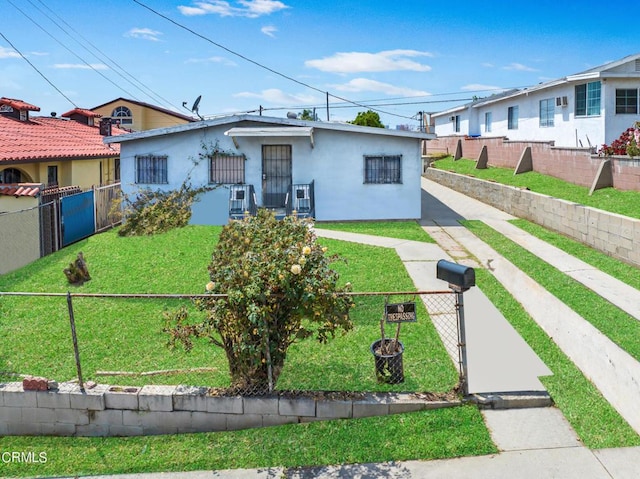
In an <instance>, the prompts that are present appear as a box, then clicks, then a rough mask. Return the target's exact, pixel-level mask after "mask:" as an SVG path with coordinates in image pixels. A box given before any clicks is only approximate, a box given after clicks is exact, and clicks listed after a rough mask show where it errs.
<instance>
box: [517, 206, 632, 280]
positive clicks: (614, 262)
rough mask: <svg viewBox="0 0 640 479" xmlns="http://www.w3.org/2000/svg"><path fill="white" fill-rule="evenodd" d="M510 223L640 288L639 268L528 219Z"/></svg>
mask: <svg viewBox="0 0 640 479" xmlns="http://www.w3.org/2000/svg"><path fill="white" fill-rule="evenodd" d="M510 223H512V224H514V225H515V226H517V227H518V228H520V229H522V230H524V231H526V232H527V233H529V234H532V235H534V236H536V237H537V238H539V239H541V240H543V241H546V242H547V243H549V244H552V245H554V246H555V247H557V248H560V249H561V250H563V251H564V252H565V253H569V254H570V255H572V256H575V257H576V258H580V259H581V260H582V261H584V262H585V263H588V264H590V265H591V266H593V267H594V268H598V269H599V270H600V271H602V272H604V273H607V274H609V275H611V276H613V277H614V278H616V279H618V280H620V281H622V282H623V283H626V284H628V285H629V286H632V287H633V288H636V289H640V268H635V267H633V266H630V265H629V264H627V263H625V262H623V261H620V260H618V259H615V258H613V257H611V256H609V255H606V254H604V253H602V252H600V251H598V250H596V249H594V248H591V247H590V246H587V245H586V244H584V243H581V242H579V241H575V240H572V239H570V238H568V237H566V236H564V235H561V234H559V233H554V232H553V231H549V230H548V229H546V228H543V227H542V226H540V225H537V224H535V223H531V222H530V221H527V220H523V219H517V220H511V221H510Z"/></svg>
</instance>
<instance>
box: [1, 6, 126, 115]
mask: <svg viewBox="0 0 640 479" xmlns="http://www.w3.org/2000/svg"><path fill="white" fill-rule="evenodd" d="M7 2H8V3H9V4H10V5H11V6H13V7H14V8H15V9H16V10H18V11H19V12H20V13H22V15H24V16H25V17H26V18H27V19H28V20H29V21H31V22H32V23H33V24H34V25H35V26H37V27H38V28H39V29H40V30H42V31H43V32H44V33H46V34H47V35H48V36H49V37H51V39H53V40H54V41H55V42H56V43H58V44H59V45H60V46H62V48H64V49H65V50H67V51H68V52H69V53H71V54H72V55H73V56H75V57H76V58H77V59H78V60H80V61H81V62H82V63H84V64H85V65H86V66H87V67H89V68H90V69H91V70H93V71H94V72H96V73H97V74H98V75H100V76H101V77H102V78H104V79H105V80H107V81H108V82H109V83H111V84H112V85H114V86H115V87H116V88H119V89H121V90H122V91H124V92H125V93H126V94H127V95H130V96H132V97H134V98H135V95H133V94H132V93H130V92H128V91H127V90H125V89H124V88H122V87H121V86H120V85H118V84H117V83H115V82H114V81H112V80H111V79H110V78H108V77H107V76H106V75H103V74H102V73H101V72H100V71H98V70H97V69H96V68H95V67H94V66H93V65H91V64H90V63H88V62H87V61H85V60H84V59H83V58H82V57H80V55H78V54H77V53H75V52H74V51H73V50H71V49H70V48H69V47H67V46H66V45H65V44H63V43H62V42H61V41H60V40H58V39H57V38H56V37H54V36H53V35H52V34H51V33H49V32H48V31H47V30H46V29H45V28H44V27H42V26H41V25H40V24H39V23H38V22H36V21H35V20H34V19H33V18H31V17H30V16H29V15H27V14H26V13H25V12H24V11H23V10H21V9H20V8H19V7H18V6H16V5H15V4H14V3H13V2H12V1H11V0H7ZM74 106H75V104H74Z"/></svg>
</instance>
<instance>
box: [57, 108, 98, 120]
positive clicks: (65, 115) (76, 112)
mask: <svg viewBox="0 0 640 479" xmlns="http://www.w3.org/2000/svg"><path fill="white" fill-rule="evenodd" d="M73 115H82V116H86V117H87V118H100V117H101V116H102V115H101V114H100V113H96V112H94V111H91V110H87V109H85V108H74V109H73V110H70V111H68V112H66V113H63V114H62V115H60V116H62V117H63V118H70V117H71V116H73Z"/></svg>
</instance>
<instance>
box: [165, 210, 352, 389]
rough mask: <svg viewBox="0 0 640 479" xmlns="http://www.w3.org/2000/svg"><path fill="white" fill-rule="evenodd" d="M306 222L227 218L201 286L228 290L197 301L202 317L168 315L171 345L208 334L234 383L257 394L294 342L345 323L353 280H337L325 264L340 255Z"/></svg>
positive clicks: (271, 381)
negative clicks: (323, 243)
mask: <svg viewBox="0 0 640 479" xmlns="http://www.w3.org/2000/svg"><path fill="white" fill-rule="evenodd" d="M310 226H311V223H310V222H309V221H308V220H299V219H297V218H295V217H286V218H285V219H283V220H281V221H278V220H276V218H275V216H274V215H273V214H272V213H270V212H269V211H267V210H259V211H258V214H257V216H255V217H246V218H244V219H243V220H239V221H232V222H231V223H229V224H228V225H227V226H225V227H224V228H223V230H222V233H221V234H220V239H219V242H218V245H217V246H216V248H215V250H214V252H213V256H212V259H211V264H210V265H209V276H210V279H211V281H210V282H209V283H208V284H207V285H206V287H205V290H206V291H207V293H211V294H212V295H214V294H227V297H226V298H216V297H213V296H212V297H211V298H205V299H203V300H199V301H197V304H198V306H199V308H200V309H202V310H203V311H205V312H206V317H205V319H204V321H203V322H201V323H199V324H189V323H188V318H187V315H186V314H185V313H184V311H182V312H180V313H179V314H174V315H172V316H171V317H170V324H169V325H168V327H167V328H166V331H168V332H169V333H170V334H171V338H170V341H169V342H170V345H175V344H176V342H180V343H182V344H184V346H185V347H186V348H187V350H188V349H190V348H191V347H192V346H193V343H192V337H206V338H208V339H209V340H210V341H211V342H212V343H213V344H215V345H216V346H219V347H221V348H223V349H224V351H225V353H226V356H227V359H228V361H229V371H230V374H231V387H232V390H235V391H237V392H244V393H247V392H253V393H258V394H261V393H264V392H265V391H270V390H272V389H273V386H274V385H275V383H276V381H277V379H278V376H279V374H280V372H281V371H282V367H283V366H284V362H285V358H286V355H287V349H288V348H289V346H290V345H291V344H292V343H294V342H295V341H297V340H300V339H304V338H308V337H311V336H315V337H316V339H317V340H318V341H320V342H321V343H324V342H326V341H327V340H328V339H329V338H330V337H333V336H335V334H336V332H338V331H343V332H346V331H349V330H350V329H351V328H352V323H351V320H350V318H349V309H350V308H351V307H352V306H353V301H352V299H351V297H350V296H347V295H344V294H342V293H344V292H347V291H348V290H350V284H349V283H347V284H346V285H345V286H343V287H340V286H338V274H337V273H336V272H335V271H334V270H332V269H331V268H330V263H331V262H332V261H333V260H335V259H337V257H334V256H327V255H326V248H323V247H321V246H320V245H319V244H317V243H316V237H315V234H314V233H313V230H312V229H311V228H310Z"/></svg>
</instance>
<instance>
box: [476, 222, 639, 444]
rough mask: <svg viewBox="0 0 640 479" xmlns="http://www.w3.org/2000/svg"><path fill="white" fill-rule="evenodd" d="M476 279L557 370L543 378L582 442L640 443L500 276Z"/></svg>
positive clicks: (486, 274)
mask: <svg viewBox="0 0 640 479" xmlns="http://www.w3.org/2000/svg"><path fill="white" fill-rule="evenodd" d="M476 231H477V230H474V233H475V232H476ZM476 279H477V284H478V286H479V287H480V288H481V289H482V291H483V292H484V293H485V294H486V295H487V297H488V298H489V299H490V300H491V302H492V303H493V304H494V305H496V307H497V308H498V309H499V310H500V311H501V312H502V314H503V315H504V316H505V318H507V319H508V320H509V322H510V323H511V324H512V325H513V327H514V328H515V329H516V331H517V332H518V333H519V334H520V335H521V336H522V337H523V338H524V339H525V341H526V342H527V343H528V344H529V346H531V348H532V349H533V350H534V351H535V352H536V354H537V355H538V356H539V357H540V359H542V361H544V363H545V364H546V365H547V366H548V367H549V369H551V371H552V372H553V375H552V376H545V377H541V378H540V380H541V381H542V383H543V384H544V386H545V387H546V388H547V391H548V392H549V394H550V395H551V397H552V398H553V400H554V402H555V404H556V406H557V407H559V408H560V410H561V411H562V413H563V414H564V416H565V417H566V418H567V420H568V421H569V423H570V424H571V426H572V427H573V428H574V430H575V431H576V432H577V433H578V436H579V437H580V439H581V440H582V442H583V443H584V444H585V445H586V446H587V447H589V448H591V449H600V448H610V447H630V446H639V445H640V436H638V434H636V432H635V431H634V430H633V429H632V428H631V426H629V424H627V422H626V421H625V420H624V419H623V418H622V417H621V416H620V414H618V412H617V411H616V410H615V409H614V408H613V407H612V406H611V404H609V402H607V400H606V399H605V398H604V397H603V396H602V394H601V393H600V391H598V389H597V388H596V387H595V386H594V385H593V384H592V383H591V382H590V381H589V380H588V379H587V378H586V377H585V376H584V374H582V372H581V371H580V370H579V369H578V367H577V366H576V365H575V364H573V362H572V361H571V360H570V359H569V358H568V357H567V356H566V355H565V354H564V353H563V352H562V350H561V349H560V348H559V347H558V345H557V344H556V343H554V342H553V339H551V338H550V337H549V336H548V335H547V334H546V333H545V332H544V330H543V329H542V328H541V327H540V326H538V324H537V323H536V322H535V321H534V320H533V319H532V318H531V317H530V316H529V314H528V313H527V312H526V311H525V310H524V308H523V307H522V305H521V304H520V303H518V302H517V301H516V300H515V299H514V298H513V296H511V295H510V294H509V293H508V292H507V291H506V290H505V289H504V287H503V286H502V285H501V284H500V283H499V282H498V280H496V279H495V277H494V276H493V275H492V274H490V273H489V272H488V271H487V270H485V269H477V270H476Z"/></svg>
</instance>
